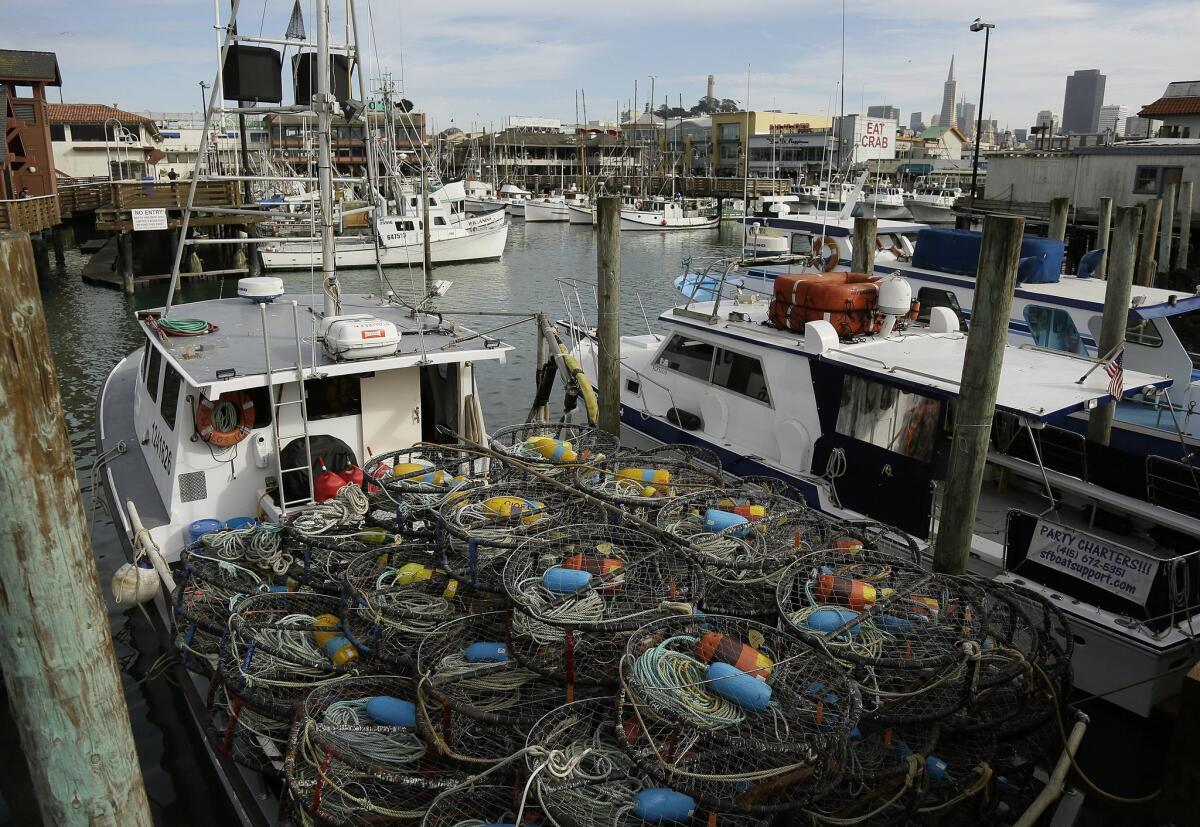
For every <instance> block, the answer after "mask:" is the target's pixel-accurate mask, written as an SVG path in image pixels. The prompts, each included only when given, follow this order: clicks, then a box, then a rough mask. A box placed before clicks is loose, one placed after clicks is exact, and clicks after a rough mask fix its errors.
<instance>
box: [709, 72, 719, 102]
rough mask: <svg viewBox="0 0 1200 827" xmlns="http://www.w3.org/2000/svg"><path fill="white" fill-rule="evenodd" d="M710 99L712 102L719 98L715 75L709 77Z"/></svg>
mask: <svg viewBox="0 0 1200 827" xmlns="http://www.w3.org/2000/svg"><path fill="white" fill-rule="evenodd" d="M708 97H709V99H710V100H713V99H715V98H716V97H717V79H716V77H715V76H713V75H709V76H708Z"/></svg>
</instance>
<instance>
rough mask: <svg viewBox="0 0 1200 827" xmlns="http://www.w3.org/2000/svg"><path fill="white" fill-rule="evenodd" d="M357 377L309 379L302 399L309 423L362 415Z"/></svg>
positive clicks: (305, 384)
mask: <svg viewBox="0 0 1200 827" xmlns="http://www.w3.org/2000/svg"><path fill="white" fill-rule="evenodd" d="M359 378H360V377H359V375H358V374H355V375H352V376H330V377H328V378H325V379H309V380H308V381H307V382H305V383H304V399H305V404H306V409H307V410H308V419H309V421H310V422H311V421H315V420H318V419H333V418H334V417H338V416H358V415H360V414H361V413H362V393H361V390H360V389H359V384H358V380H359Z"/></svg>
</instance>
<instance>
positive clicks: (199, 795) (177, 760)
mask: <svg viewBox="0 0 1200 827" xmlns="http://www.w3.org/2000/svg"><path fill="white" fill-rule="evenodd" d="M739 232H740V228H739V227H737V226H735V225H733V224H728V223H727V224H725V225H724V226H722V227H721V228H720V230H719V231H699V232H677V233H654V232H647V233H627V234H625V235H624V236H623V238H622V246H621V255H622V262H621V263H622V282H621V298H622V332H624V333H644V332H646V331H647V329H648V328H649V329H652V330H655V329H661V326H660V325H658V324H657V323H656V321H655V317H656V316H657V315H658V314H659V313H660V312H662V311H663V310H664V309H666V308H668V307H670V306H671V305H672V304H674V303H676V301H677V299H678V298H679V297H678V294H677V293H676V292H675V291H674V289H673V288H672V286H671V281H672V279H673V278H674V277H675V276H677V275H678V274H680V273H681V272H682V271H683V269H682V268H683V262H684V260H685V259H687V258H691V259H693V261H697V260H700V259H703V258H708V257H715V256H731V255H734V254H736V253H737V252H738V251H739V249H740V240H741V239H740V236H739ZM595 255H596V254H595V244H594V234H593V232H592V230H591V228H589V227H585V226H579V225H568V224H529V225H526V224H525V223H524V222H522V221H515V222H513V224H512V227H511V230H510V235H509V240H508V246H507V248H506V250H505V254H504V258H503V260H501V261H498V262H487V263H478V264H470V265H446V266H442V267H439V268H438V269H437V270H436V273H435V277H436V278H438V279H444V280H447V281H451V282H453V286H452V287H451V288H450V291H449V293H448V295H447V296H446V298H444V299H443V300H441V302H440V306H441V307H443V308H445V309H453V310H458V311H476V312H479V313H481V314H486V313H487V312H496V311H503V312H530V313H533V312H537V311H545V312H546V313H547V314H549V315H550V316H551V318H562V317H563V315H564V302H563V290H564V289H565V288H564V287H563V283H562V280H570V279H576V280H579V282H580V283H581V284H582V285H583V292H584V295H583V306H584V309H585V311H586V312H587V314H588V318H587V319H586V321H589V322H591V321H594V318H593V317H592V316H591V314H592V313H593V310H594V299H593V298H592V295H591V288H590V286H587V285H588V284H589V283H591V282H594V279H595V269H596V260H595ZM85 261H86V256H83V255H80V254H79V253H77V252H74V251H68V253H67V264H66V266H65V268H61V269H58V270H52V272H51V273H50V274H49V275H48V276H46V277H44V278H43V280H42V299H43V303H44V307H45V313H46V320H47V323H48V326H49V329H50V334H51V339H52V342H53V347H54V358H55V361H56V364H57V366H58V370H59V379H60V383H61V388H62V394H63V402H64V408H65V411H66V415H67V418H68V427H69V429H70V434H71V441H72V445H73V447H74V450H75V467H76V471H77V473H78V476H79V480H80V484H81V487H82V490H83V498H84V506H85V509H87V511H88V513H89V515H90V516H91V522H92V537H93V546H94V549H95V555H96V561H97V568H98V572H99V576H100V580H101V584H102V588H103V590H104V592H105V596H106V598H107V599H108V600H109V620H110V623H111V626H112V631H113V635H114V638H115V643H116V650H117V657H118V660H119V661H120V664H121V668H122V681H123V685H124V689H125V695H126V699H127V701H128V704H129V710H130V715H131V717H132V720H133V731H134V736H135V739H136V743H137V748H138V753H139V759H140V762H141V767H142V772H143V775H144V778H145V781H146V785H147V790H148V792H149V797H150V802H151V807H152V809H153V812H154V815H155V818H156V820H157V821H158V823H161V824H167V825H217V824H231V823H234V821H233V816H232V814H231V813H230V812H229V811H228V809H227V807H226V805H225V804H224V802H223V800H222V795H221V792H220V785H219V783H218V781H217V779H216V777H215V775H214V774H213V772H212V770H211V768H210V767H209V766H208V763H207V760H206V759H205V758H204V757H203V753H202V748H201V745H200V743H199V741H198V739H197V736H196V735H195V733H194V732H193V730H192V727H191V725H190V723H189V720H188V717H187V715H188V713H187V711H186V709H185V707H184V704H183V701H182V699H181V698H180V697H179V695H178V693H176V692H175V690H174V687H173V686H172V685H171V680H173V676H172V675H171V673H170V671H169V670H168V669H167V667H168V666H169V665H170V658H171V655H170V654H169V651H168V649H167V648H166V647H165V646H164V645H163V642H162V641H160V640H159V639H158V638H157V635H156V632H155V630H154V627H153V626H152V625H151V623H150V621H149V618H148V617H147V616H146V614H145V613H144V612H143V611H141V610H139V609H137V608H132V609H131V608H129V607H127V606H117V605H115V604H113V603H112V600H111V595H110V594H109V586H108V583H109V580H110V578H111V576H112V573H113V572H114V571H115V569H116V568H117V567H118V566H119V565H121V564H122V563H123V562H125V560H124V556H123V554H122V551H121V547H120V545H119V543H118V540H117V537H116V535H115V533H114V529H113V525H112V520H111V519H110V517H109V515H108V514H107V513H106V509H105V506H104V504H103V498H102V496H100V495H99V492H96V491H94V489H93V485H92V483H93V479H92V465H93V462H94V461H95V434H94V431H93V422H94V408H95V398H96V393H97V390H98V388H99V387H100V385H101V383H102V382H103V380H104V378H105V376H106V375H107V374H108V372H109V371H110V370H111V369H112V367H113V366H114V365H115V364H116V363H117V362H118V361H119V360H120V359H121V358H123V357H124V356H125V355H126V354H128V353H129V352H131V351H133V350H134V349H136V348H137V347H139V346H140V343H141V342H140V334H139V333H138V330H137V328H136V326H135V324H134V323H133V311H134V310H135V309H140V308H149V307H157V306H160V305H161V304H162V301H163V298H164V293H165V285H162V286H161V287H158V288H155V289H152V290H143V291H139V292H137V293H136V294H135V295H133V296H126V295H124V294H122V293H120V292H118V291H115V290H112V289H108V288H104V287H98V286H91V285H87V284H84V283H83V282H82V281H81V279H80V278H79V272H80V270H81V268H82V266H83V264H84V262H85ZM693 269H695V268H693ZM385 275H386V280H387V282H388V283H387V284H386V285H385V289H392V290H394V291H395V292H396V293H397V294H401V295H405V296H412V295H414V294H415V293H417V292H418V291H417V290H416V286H415V285H416V283H418V282H419V281H420V271H419V270H416V271H409V270H405V269H392V270H389V271H387V272H386V273H385ZM341 278H342V287H343V290H344V292H346V293H363V292H370V293H377V292H378V291H379V290H380V282H379V278H378V276H377V274H376V273H375V272H374V271H370V270H363V271H352V272H348V273H344V274H342V277H341ZM284 280H285V282H286V285H287V288H288V289H289V290H291V291H295V292H300V291H305V292H307V291H308V290H309V289H310V286H311V285H313V284H314V283H319V280H320V274H319V273H310V272H307V271H305V272H299V273H289V274H284ZM234 290H235V284H234V282H233V280H229V281H225V282H220V281H202V282H194V283H184V284H183V285H182V286H181V288H180V294H179V296H178V298H177V301H180V302H188V301H194V300H199V299H205V298H212V297H215V296H217V295H220V294H222V293H223V294H224V295H230V294H231V293H232V292H233V291H234ZM569 295H571V296H572V297H573V295H574V294H573V292H571V293H569ZM347 312H354V310H353V309H352V308H347ZM447 320H448V321H458V322H461V323H462V324H464V325H467V326H469V327H472V328H474V329H476V330H486V329H488V328H489V327H493V326H498V325H502V324H506V323H509V322H511V321H513V320H512V319H511V318H502V317H491V318H489V317H488V316H486V315H461V316H457V315H456V316H451V315H448V316H447ZM497 335H498V337H500V338H502V339H503V340H504V341H506V342H508V343H510V344H512V345H514V346H515V350H514V351H513V352H512V353H510V354H509V355H508V358H507V361H506V363H505V364H495V363H492V364H489V365H488V366H487V367H486V369H484V370H481V372H480V377H479V381H480V391H481V400H482V403H483V408H484V414H485V417H486V419H487V426H488V427H489V428H491V429H494V428H496V427H499V426H502V425H507V424H512V423H515V422H518V421H521V420H523V419H524V418H525V415H526V413H527V411H528V406H529V403H530V399H531V397H532V392H533V371H534V367H535V364H534V353H535V341H536V339H535V330H534V326H533V325H532V324H530V323H523V324H519V325H517V326H515V327H512V328H509V329H507V330H504V331H503V332H502V333H499V334H497ZM561 396H562V394H561V391H556V392H555V395H554V399H553V404H555V405H556V406H558V405H561ZM579 415H580V416H582V412H579ZM94 494H95V495H96V496H93V495H94ZM1115 678H1119V676H1115ZM1119 682H1120V681H1119V680H1117V679H1115V680H1114V683H1119ZM2 706H3V712H0V748H3V749H4V750H5V752H6V754H7V755H9V756H17V755H20V747H19V743H18V741H17V738H16V733H15V731H14V728H13V725H12V721H11V719H10V718H9V716H8V712H7V702H5V703H4V704H3V705H2ZM1085 710H1086V711H1087V712H1088V713H1089V714H1091V715H1092V716H1093V726H1092V729H1091V730H1090V731H1089V734H1088V738H1087V739H1086V740H1085V742H1084V749H1083V751H1082V754H1081V757H1080V760H1081V763H1083V764H1084V766H1085V767H1086V768H1087V769H1088V771H1089V773H1090V774H1091V775H1092V777H1093V778H1094V780H1095V781H1096V782H1097V783H1098V784H1100V785H1101V786H1103V787H1105V788H1106V789H1111V790H1114V791H1117V792H1121V793H1124V794H1138V793H1140V792H1144V791H1145V790H1148V789H1153V788H1154V787H1156V786H1157V779H1156V776H1157V775H1158V774H1159V773H1160V772H1161V769H1160V767H1161V763H1160V760H1161V751H1162V749H1163V748H1164V745H1165V743H1166V739H1167V737H1168V735H1169V733H1168V732H1165V731H1164V729H1165V727H1163V726H1162V724H1161V721H1159V722H1156V721H1154V720H1151V721H1149V722H1146V721H1142V720H1140V719H1137V718H1134V717H1132V716H1129V715H1126V714H1124V713H1120V712H1119V711H1116V710H1114V709H1112V708H1110V707H1107V706H1106V705H1105V704H1103V703H1091V704H1089V705H1087V706H1086V707H1085ZM1114 744H1120V747H1118V748H1116V749H1115V752H1116V753H1119V755H1116V754H1114V748H1113V745H1114ZM8 766H9V771H8V772H5V773H0V827H3V826H4V825H14V826H15V825H21V827H28V826H29V825H36V824H38V823H40V821H39V818H38V815H37V807H36V802H35V801H34V800H33V798H32V796H31V793H30V785H29V783H28V778H27V776H26V773H25V767H24V762H23V761H9V762H8ZM1150 815H1151V811H1150V810H1149V809H1148V808H1135V809H1133V810H1131V809H1129V808H1118V807H1116V806H1115V805H1112V806H1103V805H1098V804H1096V803H1093V802H1091V801H1090V802H1089V804H1088V807H1087V809H1086V811H1085V814H1084V817H1083V819H1082V820H1081V821H1080V823H1081V824H1090V825H1100V824H1142V823H1151V821H1150Z"/></svg>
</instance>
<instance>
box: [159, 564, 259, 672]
mask: <svg viewBox="0 0 1200 827" xmlns="http://www.w3.org/2000/svg"><path fill="white" fill-rule="evenodd" d="M180 568H181V571H180V576H179V581H178V583H177V585H176V591H175V607H174V641H175V647H176V649H178V650H179V660H180V663H182V664H183V665H184V667H186V668H188V669H190V670H192V671H194V672H198V673H200V674H204V675H211V674H212V672H213V670H214V669H216V666H217V657H218V650H219V648H220V646H219V645H220V641H221V637H222V636H223V635H224V634H225V630H226V627H227V624H228V622H229V616H230V614H232V612H233V604H234V602H235V601H236V600H237V599H238V598H240V597H241V596H243V595H247V594H253V593H255V592H259V591H263V590H265V589H266V588H268V586H267V580H266V576H265V574H264V573H263V572H262V571H260V570H256V569H251V568H249V567H247V566H245V565H242V564H240V563H236V562H233V561H231V560H223V559H221V558H219V557H215V556H209V553H208V548H206V547H205V546H202V545H200V544H194V545H192V546H189V547H188V548H186V549H184V551H183V553H182V555H181V556H180Z"/></svg>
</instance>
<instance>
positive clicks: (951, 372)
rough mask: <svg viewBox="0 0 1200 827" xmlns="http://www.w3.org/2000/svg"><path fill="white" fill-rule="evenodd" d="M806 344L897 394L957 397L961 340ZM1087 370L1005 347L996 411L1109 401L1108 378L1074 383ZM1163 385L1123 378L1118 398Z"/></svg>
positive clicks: (1053, 414) (1051, 415) (1066, 408)
mask: <svg viewBox="0 0 1200 827" xmlns="http://www.w3.org/2000/svg"><path fill="white" fill-rule="evenodd" d="M811 324H816V323H811ZM811 324H810V327H811ZM834 338H835V339H836V334H835V335H834ZM813 341H814V339H813V337H812V336H809V337H808V338H807V340H806V348H805V349H806V351H807V352H808V353H809V354H810V355H814V356H815V358H816V359H817V360H818V361H821V362H826V363H830V364H835V365H838V366H839V367H841V368H844V369H845V370H846V371H847V372H850V373H855V374H859V375H866V376H869V377H872V378H876V379H878V380H879V381H881V382H883V383H885V384H888V385H893V386H901V387H904V389H905V390H911V391H915V392H917V393H923V394H926V395H936V396H941V397H948V398H954V397H957V396H958V393H959V384H960V380H961V378H962V371H963V361H964V359H965V357H966V349H967V337H966V335H965V334H962V333H947V334H936V333H917V334H910V335H899V336H891V337H887V338H884V337H881V336H876V337H872V338H870V339H868V340H866V341H862V342H853V343H844V344H843V343H839V344H838V345H836V346H833V347H829V348H827V349H824V350H822V351H821V352H819V353H816V354H813V348H812V347H810V346H808V344H807V343H808V342H813ZM1095 365H1096V363H1095V361H1094V360H1092V359H1087V358H1084V357H1081V356H1075V355H1073V354H1069V353H1063V352H1060V351H1050V350H1046V349H1044V348H1038V347H1034V346H1033V345H1022V346H1019V347H1018V346H1015V345H1007V346H1005V348H1004V363H1003V366H1002V368H1001V374H1000V387H999V390H998V392H997V396H996V407H997V408H998V409H1000V410H1002V411H1005V412H1006V413H1011V414H1014V415H1016V416H1022V417H1025V418H1027V419H1031V420H1035V421H1039V422H1045V421H1047V420H1050V419H1056V418H1058V417H1061V416H1063V415H1065V414H1069V413H1073V412H1075V411H1083V410H1089V409H1091V408H1092V407H1094V406H1095V405H1096V404H1097V403H1100V402H1104V401H1106V400H1107V399H1108V398H1110V397H1109V390H1108V384H1109V377H1108V374H1107V373H1106V372H1105V370H1104V368H1103V367H1096V369H1095V370H1093V371H1092V372H1091V374H1089V375H1088V377H1087V379H1085V380H1083V381H1082V382H1080V381H1079V380H1080V379H1081V377H1083V375H1084V374H1085V373H1087V372H1088V370H1089V369H1090V368H1092V367H1094V366H1095ZM1171 381H1172V380H1171V379H1170V378H1168V377H1165V376H1156V375H1154V374H1149V373H1141V372H1140V371H1134V370H1126V371H1125V374H1124V393H1123V396H1124V397H1127V396H1133V395H1135V394H1137V393H1140V392H1141V391H1142V390H1143V388H1145V387H1147V386H1153V387H1154V388H1156V389H1162V388H1166V387H1169V386H1170V385H1171Z"/></svg>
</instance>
